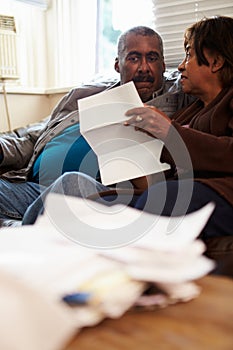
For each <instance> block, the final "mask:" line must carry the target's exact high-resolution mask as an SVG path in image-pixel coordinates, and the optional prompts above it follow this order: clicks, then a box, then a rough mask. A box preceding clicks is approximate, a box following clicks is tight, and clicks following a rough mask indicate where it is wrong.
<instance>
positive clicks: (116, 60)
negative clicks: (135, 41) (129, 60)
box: [114, 57, 120, 73]
mask: <svg viewBox="0 0 233 350" xmlns="http://www.w3.org/2000/svg"><path fill="white" fill-rule="evenodd" d="M114 68H115V71H116V72H117V73H120V68H119V59H118V57H116V58H115V64H114Z"/></svg>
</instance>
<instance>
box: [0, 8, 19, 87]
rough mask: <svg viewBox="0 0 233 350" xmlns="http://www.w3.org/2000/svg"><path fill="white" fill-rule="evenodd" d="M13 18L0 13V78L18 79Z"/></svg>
mask: <svg viewBox="0 0 233 350" xmlns="http://www.w3.org/2000/svg"><path fill="white" fill-rule="evenodd" d="M16 40H17V34H16V26H15V19H14V17H12V16H5V15H0V80H5V79H6V80H7V79H18V69H17V41H16Z"/></svg>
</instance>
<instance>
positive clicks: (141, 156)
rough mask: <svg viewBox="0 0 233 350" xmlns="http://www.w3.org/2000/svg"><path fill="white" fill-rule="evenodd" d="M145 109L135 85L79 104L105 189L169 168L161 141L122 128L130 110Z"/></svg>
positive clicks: (80, 113)
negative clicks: (162, 155)
mask: <svg viewBox="0 0 233 350" xmlns="http://www.w3.org/2000/svg"><path fill="white" fill-rule="evenodd" d="M142 106H143V103H142V101H141V99H140V97H139V95H138V92H137V90H136V87H135V85H134V83H133V82H132V81H131V82H129V83H126V84H124V85H121V86H119V87H116V88H114V89H111V90H107V91H104V92H101V93H99V94H96V95H94V96H89V97H86V98H83V99H81V100H78V107H79V118H80V132H81V134H82V135H83V137H84V138H85V139H86V140H87V142H88V143H89V144H90V146H91V147H92V149H93V151H94V152H95V153H96V155H97V159H98V163H99V168H100V175H101V180H102V183H103V184H104V185H106V186H107V185H111V184H115V183H118V182H122V181H126V180H130V179H134V178H138V177H141V176H145V175H150V174H154V173H158V172H162V171H165V170H167V169H169V168H170V165H169V164H167V163H161V162H160V155H161V151H162V148H163V142H162V141H161V140H158V139H155V138H153V137H152V136H150V135H148V134H146V133H144V132H140V131H136V130H135V128H134V127H132V126H128V127H126V126H124V124H123V123H124V121H126V120H127V119H128V118H127V117H126V116H125V112H126V111H127V110H129V109H131V108H134V107H142Z"/></svg>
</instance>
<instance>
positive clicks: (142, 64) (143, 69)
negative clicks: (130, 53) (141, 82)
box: [138, 58, 150, 73]
mask: <svg viewBox="0 0 233 350" xmlns="http://www.w3.org/2000/svg"><path fill="white" fill-rule="evenodd" d="M138 71H139V72H142V73H145V72H146V73H148V72H149V71H150V68H149V65H148V62H147V60H146V59H145V58H142V59H141V61H140V64H139V67H138Z"/></svg>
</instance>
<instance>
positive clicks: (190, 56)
mask: <svg viewBox="0 0 233 350" xmlns="http://www.w3.org/2000/svg"><path fill="white" fill-rule="evenodd" d="M185 52H186V55H185V59H184V60H183V62H181V64H180V65H179V66H178V69H179V71H180V72H181V85H182V89H183V91H184V92H185V93H187V94H191V95H194V96H196V97H198V98H200V99H201V100H203V101H206V99H207V100H208V99H209V97H210V96H211V95H212V92H213V90H215V87H217V86H216V83H218V81H217V80H216V75H214V74H213V69H212V67H213V62H214V57H213V56H211V55H210V54H209V52H208V51H207V50H205V49H204V55H205V57H206V59H207V61H208V62H209V65H208V66H206V65H204V64H202V65H201V66H200V65H198V62H197V57H196V53H195V50H194V48H193V46H192V43H188V44H187V45H186V48H185ZM207 102H208V101H207Z"/></svg>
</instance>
